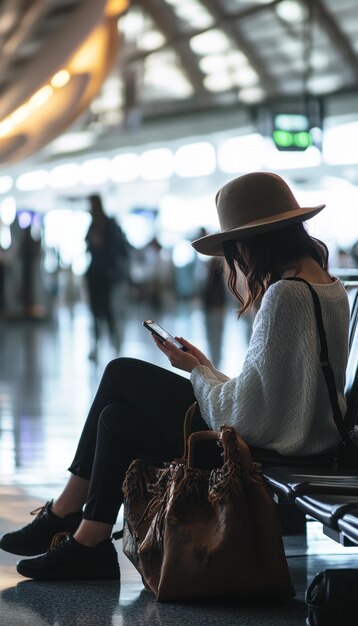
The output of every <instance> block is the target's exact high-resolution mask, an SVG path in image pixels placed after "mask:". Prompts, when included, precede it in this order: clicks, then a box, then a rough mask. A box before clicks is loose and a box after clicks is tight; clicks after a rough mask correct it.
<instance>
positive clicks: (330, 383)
mask: <svg viewBox="0 0 358 626" xmlns="http://www.w3.org/2000/svg"><path fill="white" fill-rule="evenodd" d="M284 280H295V281H297V282H300V283H305V285H307V287H308V289H309V290H310V293H311V296H312V299H313V306H314V312H315V316H316V322H317V328H318V335H319V340H320V345H321V350H320V356H319V364H320V367H321V369H322V372H323V375H324V378H325V381H326V385H327V389H328V394H329V399H330V401H331V406H332V411H333V419H334V422H335V424H336V427H337V430H338V432H339V434H340V436H341V437H342V440H343V441H345V442H346V443H349V444H351V443H352V440H351V438H350V436H349V432H348V430H347V427H346V424H345V421H344V417H343V415H342V411H341V407H340V406H339V402H338V395H337V386H336V379H335V376H334V371H333V368H332V365H331V362H330V360H329V355H328V343H327V336H326V331H325V329H324V325H323V320H322V309H321V303H320V301H319V297H318V295H317V293H316V291H315V290H314V289H313V287H312V285H311V284H310V283H309V282H308V281H307V280H305V279H304V278H298V277H297V276H290V277H288V278H285V279H284Z"/></svg>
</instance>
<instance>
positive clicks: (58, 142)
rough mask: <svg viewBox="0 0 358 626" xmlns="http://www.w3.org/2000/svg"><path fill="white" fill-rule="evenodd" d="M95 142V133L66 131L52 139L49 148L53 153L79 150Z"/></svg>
mask: <svg viewBox="0 0 358 626" xmlns="http://www.w3.org/2000/svg"><path fill="white" fill-rule="evenodd" d="M94 142H95V135H94V134H93V133H91V132H88V131H87V132H86V131H83V132H77V133H75V132H73V133H64V134H63V135H60V137H58V138H57V139H55V140H54V141H52V142H51V143H50V144H49V146H48V148H47V149H48V151H49V152H50V153H51V154H61V153H64V152H78V151H79V150H85V149H86V148H89V147H90V146H92V145H93V143H94Z"/></svg>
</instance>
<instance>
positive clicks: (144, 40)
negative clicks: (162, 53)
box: [138, 30, 166, 51]
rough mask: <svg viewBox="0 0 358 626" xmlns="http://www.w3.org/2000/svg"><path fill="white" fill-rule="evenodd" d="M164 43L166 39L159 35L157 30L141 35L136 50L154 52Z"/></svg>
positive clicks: (161, 34)
mask: <svg viewBox="0 0 358 626" xmlns="http://www.w3.org/2000/svg"><path fill="white" fill-rule="evenodd" d="M165 42H166V38H165V37H164V35H163V33H161V32H160V31H159V30H151V31H148V32H146V33H143V34H142V35H141V36H140V39H139V41H138V48H140V49H141V50H147V51H150V50H156V49H157V48H160V47H161V46H163V45H164V44H165Z"/></svg>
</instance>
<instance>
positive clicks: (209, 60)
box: [199, 54, 227, 74]
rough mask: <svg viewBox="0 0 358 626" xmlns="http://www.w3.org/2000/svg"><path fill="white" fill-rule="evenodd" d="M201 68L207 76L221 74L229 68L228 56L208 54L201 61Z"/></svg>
mask: <svg viewBox="0 0 358 626" xmlns="http://www.w3.org/2000/svg"><path fill="white" fill-rule="evenodd" d="M199 67H200V69H201V71H202V72H204V73H205V74H212V73H213V72H220V71H221V70H224V69H226V67H227V55H225V56H224V55H223V54H208V55H206V56H205V57H203V58H202V59H200V61H199Z"/></svg>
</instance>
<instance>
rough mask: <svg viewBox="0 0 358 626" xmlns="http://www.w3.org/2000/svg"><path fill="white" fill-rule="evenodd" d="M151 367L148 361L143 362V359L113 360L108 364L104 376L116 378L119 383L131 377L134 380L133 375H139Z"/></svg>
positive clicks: (119, 358)
mask: <svg viewBox="0 0 358 626" xmlns="http://www.w3.org/2000/svg"><path fill="white" fill-rule="evenodd" d="M148 367H149V363H147V361H142V360H141V359H132V358H130V357H118V358H116V359H112V360H111V361H109V363H107V365H106V367H105V370H104V374H107V375H109V376H115V378H116V381H117V383H118V382H120V381H121V380H123V378H126V377H127V376H130V377H131V380H133V375H137V376H138V375H139V372H140V371H141V370H144V369H146V368H148Z"/></svg>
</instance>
